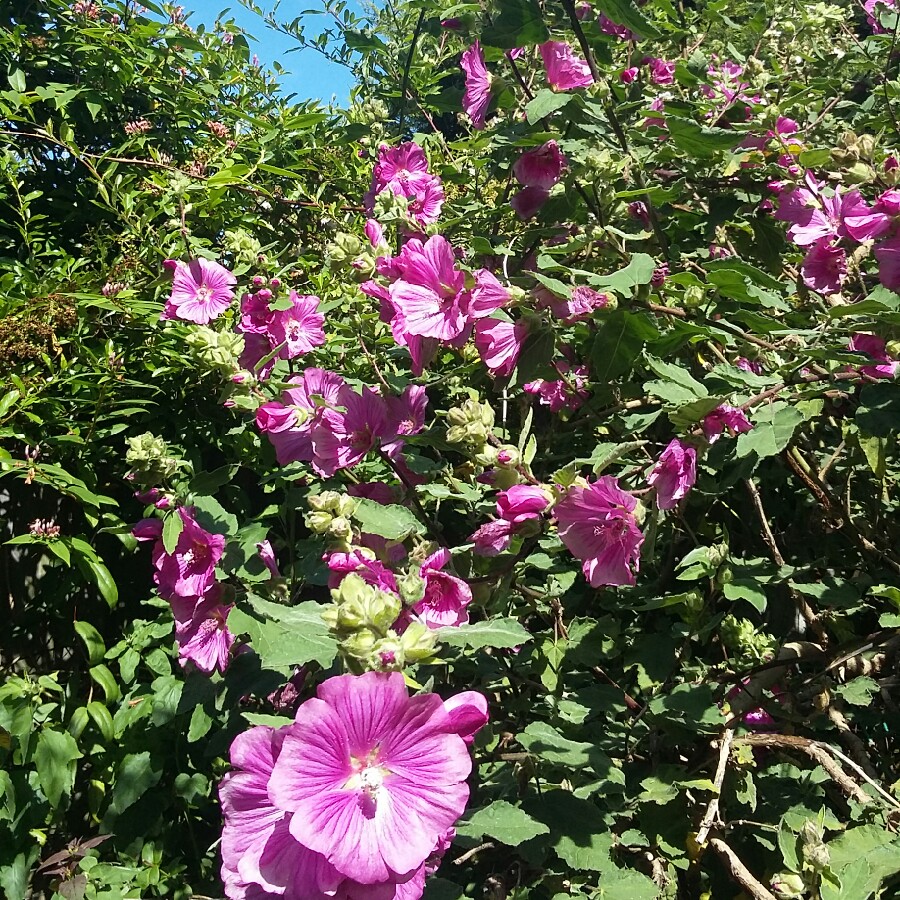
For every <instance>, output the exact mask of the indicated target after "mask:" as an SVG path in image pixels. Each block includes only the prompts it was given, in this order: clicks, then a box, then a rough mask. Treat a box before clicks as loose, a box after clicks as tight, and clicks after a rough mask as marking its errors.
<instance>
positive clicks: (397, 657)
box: [366, 632, 406, 672]
mask: <svg viewBox="0 0 900 900" xmlns="http://www.w3.org/2000/svg"><path fill="white" fill-rule="evenodd" d="M405 664H406V653H405V652H404V649H403V644H402V643H401V640H400V639H398V638H397V635H396V634H394V633H393V632H391V634H390V635H389V636H388V637H386V638H382V639H381V640H380V641H376V643H375V644H374V646H373V647H372V649H371V650H370V651H369V654H368V656H367V657H366V668H367V669H369V670H370V671H373V672H400V671H402V669H403V666H404V665H405Z"/></svg>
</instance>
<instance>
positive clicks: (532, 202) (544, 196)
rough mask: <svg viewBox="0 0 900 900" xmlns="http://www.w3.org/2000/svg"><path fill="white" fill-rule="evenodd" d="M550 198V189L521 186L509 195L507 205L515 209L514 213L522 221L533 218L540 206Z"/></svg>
mask: <svg viewBox="0 0 900 900" xmlns="http://www.w3.org/2000/svg"><path fill="white" fill-rule="evenodd" d="M549 199H550V191H549V190H547V188H542V187H527V188H522V190H521V191H519V192H518V193H516V194H513V196H512V197H510V200H509V205H510V206H511V207H512V208H513V210H515V213H516V215H517V216H518V217H519V218H520V219H521V220H522V221H523V222H527V221H528V219H531V218H533V217H534V216H536V215H537V214H538V212H539V211H540V208H541V207H542V206H543V205H544V204H545V203H546V202H547V201H548V200H549Z"/></svg>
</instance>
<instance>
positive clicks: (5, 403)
mask: <svg viewBox="0 0 900 900" xmlns="http://www.w3.org/2000/svg"><path fill="white" fill-rule="evenodd" d="M21 396H22V395H21V393H20V392H19V391H18V390H17V389H16V388H13V389H12V390H11V391H7V392H6V393H5V394H4V395H3V397H0V416H5V415H6V414H7V413H8V412H9V411H10V410H11V409H12V408H13V405H14V404H15V403H16V402H17V401H18V399H19V397H21Z"/></svg>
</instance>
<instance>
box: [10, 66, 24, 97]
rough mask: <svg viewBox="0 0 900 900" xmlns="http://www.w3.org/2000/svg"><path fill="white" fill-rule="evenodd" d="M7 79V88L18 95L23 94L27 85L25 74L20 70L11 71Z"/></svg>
mask: <svg viewBox="0 0 900 900" xmlns="http://www.w3.org/2000/svg"><path fill="white" fill-rule="evenodd" d="M7 77H8V78H9V86H10V87H11V88H12V89H13V90H14V91H18V92H19V93H20V94H24V93H25V90H26V89H27V87H28V85H27V83H26V81H25V73H24V72H23V71H22V70H21V69H13V70H12V72H10V73H9V75H8V76H7Z"/></svg>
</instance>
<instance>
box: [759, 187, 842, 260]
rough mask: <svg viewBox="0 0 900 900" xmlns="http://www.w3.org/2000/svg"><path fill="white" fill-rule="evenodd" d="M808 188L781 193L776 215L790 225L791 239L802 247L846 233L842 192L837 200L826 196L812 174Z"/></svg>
mask: <svg viewBox="0 0 900 900" xmlns="http://www.w3.org/2000/svg"><path fill="white" fill-rule="evenodd" d="M806 184H807V187H805V188H802V187H797V188H792V189H791V190H789V191H785V192H783V193H781V194H780V195H779V204H778V209H777V210H776V212H775V218H776V219H778V220H780V221H782V222H790V227H789V228H788V231H787V236H788V237H789V238H790V239H791V240H792V241H793V242H794V243H795V244H797V245H798V246H800V247H806V246H809V245H810V244H814V243H816V241H820V240H823V239H829V240H830V239H832V238H834V237H837V236H838V235H839V233H841V232H842V231H843V227H842V221H841V215H842V206H843V199H842V197H841V194H840V191H839V190H836V191H835V193H834V196H833V197H826V196H824V195H823V194H822V193H821V186H820V185H819V184H818V183H817V182H816V180H815V178H814V177H813V175H812V173H811V172H807V173H806Z"/></svg>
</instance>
